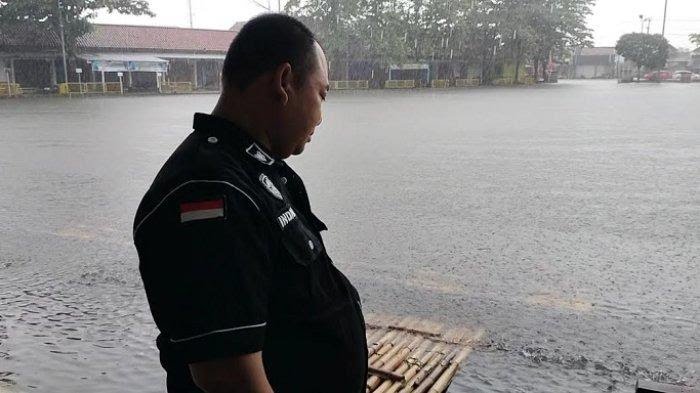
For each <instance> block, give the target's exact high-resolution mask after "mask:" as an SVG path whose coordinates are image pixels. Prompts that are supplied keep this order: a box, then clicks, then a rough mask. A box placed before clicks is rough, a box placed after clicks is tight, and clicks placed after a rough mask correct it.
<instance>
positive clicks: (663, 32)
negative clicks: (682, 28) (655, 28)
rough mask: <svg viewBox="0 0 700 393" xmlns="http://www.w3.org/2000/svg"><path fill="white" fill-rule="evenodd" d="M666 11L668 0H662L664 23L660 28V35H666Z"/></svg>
mask: <svg viewBox="0 0 700 393" xmlns="http://www.w3.org/2000/svg"><path fill="white" fill-rule="evenodd" d="M666 11H668V0H665V1H664V25H663V28H661V36H662V37H663V36H665V35H666Z"/></svg>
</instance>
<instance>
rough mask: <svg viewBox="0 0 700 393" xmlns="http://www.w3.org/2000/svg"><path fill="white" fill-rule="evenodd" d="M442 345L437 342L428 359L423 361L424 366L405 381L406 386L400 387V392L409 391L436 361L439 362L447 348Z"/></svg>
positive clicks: (433, 366)
mask: <svg viewBox="0 0 700 393" xmlns="http://www.w3.org/2000/svg"><path fill="white" fill-rule="evenodd" d="M443 347H444V345H443V344H442V343H439V344H438V346H436V347H435V349H434V350H433V353H432V354H431V356H430V358H429V360H427V361H426V362H425V363H423V364H424V366H422V367H420V368H419V369H418V370H417V372H416V374H415V375H414V376H413V377H411V378H409V380H408V382H406V386H405V387H404V388H403V389H401V393H410V392H411V389H412V388H413V386H414V385H416V384H419V383H420V382H421V381H422V380H423V378H425V376H426V375H428V373H429V372H430V371H431V370H432V369H433V368H435V366H437V365H438V363H440V360H441V359H442V358H443V357H444V356H445V350H446V349H447V348H444V349H443Z"/></svg>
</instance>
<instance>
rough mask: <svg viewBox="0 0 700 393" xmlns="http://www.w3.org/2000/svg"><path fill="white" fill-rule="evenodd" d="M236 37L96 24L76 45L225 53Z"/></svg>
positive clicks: (222, 33)
mask: <svg viewBox="0 0 700 393" xmlns="http://www.w3.org/2000/svg"><path fill="white" fill-rule="evenodd" d="M235 36H236V32H235V31H230V30H204V29H187V28H181V27H157V26H129V25H99V24H96V25H93V30H92V31H91V32H89V33H87V34H85V35H84V36H82V37H80V38H78V42H77V44H78V47H79V48H90V49H93V48H94V49H121V50H125V49H140V50H144V49H148V50H162V51H180V52H183V51H185V52H187V51H192V52H223V53H225V52H226V51H227V50H228V47H229V45H231V41H233V37H235Z"/></svg>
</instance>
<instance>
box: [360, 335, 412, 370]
mask: <svg viewBox="0 0 700 393" xmlns="http://www.w3.org/2000/svg"><path fill="white" fill-rule="evenodd" d="M405 336H406V335H405V334H404V333H399V334H397V335H396V336H395V337H393V338H392V339H391V340H389V341H387V342H385V343H384V344H382V345H381V346H380V347H379V349H378V350H377V351H376V352H375V353H374V354H373V355H372V356H370V357H369V360H368V361H369V364H373V363H375V362H376V361H377V360H379V359H380V358H382V357H384V355H386V354H387V353H389V352H391V350H393V349H394V347H395V346H396V344H398V343H400V342H401V341H402V340H404V338H405Z"/></svg>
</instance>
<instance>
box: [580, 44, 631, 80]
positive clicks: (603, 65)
mask: <svg viewBox="0 0 700 393" xmlns="http://www.w3.org/2000/svg"><path fill="white" fill-rule="evenodd" d="M572 60H573V61H572V71H573V75H571V76H572V77H573V78H574V79H614V78H616V77H617V66H618V64H620V63H621V62H622V61H623V59H622V57H621V56H619V55H618V54H617V53H615V48H612V47H598V48H577V49H576V50H575V51H574V54H573V59H572Z"/></svg>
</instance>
